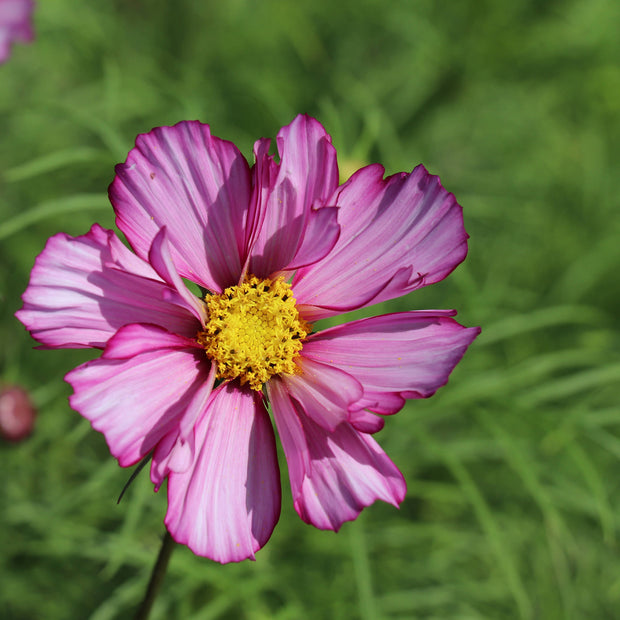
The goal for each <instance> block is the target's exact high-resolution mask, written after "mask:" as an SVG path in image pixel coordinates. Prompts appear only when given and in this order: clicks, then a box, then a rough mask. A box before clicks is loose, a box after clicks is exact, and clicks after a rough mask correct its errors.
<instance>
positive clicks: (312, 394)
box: [268, 353, 364, 430]
mask: <svg viewBox="0 0 620 620" xmlns="http://www.w3.org/2000/svg"><path fill="white" fill-rule="evenodd" d="M297 364H298V366H299V368H300V369H301V373H300V374H295V375H285V374H283V375H281V377H280V378H276V379H273V381H281V382H282V383H283V384H284V386H285V388H286V390H287V391H288V393H289V394H290V396H292V397H293V398H294V399H295V400H297V401H298V402H299V403H300V405H301V407H302V408H303V410H304V411H305V412H306V414H307V415H308V416H310V417H311V418H312V419H313V420H314V422H316V423H317V424H319V425H320V426H322V427H323V428H325V429H326V430H334V429H335V428H336V426H338V424H340V423H341V422H345V421H347V420H348V419H349V411H354V410H356V409H360V407H357V406H356V403H357V402H358V401H359V400H360V399H361V398H362V397H363V396H364V389H363V388H362V386H361V384H360V382H359V381H358V380H357V379H355V378H354V377H352V376H351V375H349V374H347V373H346V372H344V371H343V370H341V369H339V368H336V367H334V366H333V365H328V364H323V363H320V362H319V363H317V362H316V361H314V360H312V359H306V358H304V356H303V353H302V355H301V356H300V357H299V358H298V359H297ZM268 389H269V388H268Z"/></svg>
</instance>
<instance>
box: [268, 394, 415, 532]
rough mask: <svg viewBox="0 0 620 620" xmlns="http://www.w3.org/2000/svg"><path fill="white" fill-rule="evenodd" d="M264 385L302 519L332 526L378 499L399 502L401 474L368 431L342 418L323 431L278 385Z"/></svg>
mask: <svg viewBox="0 0 620 620" xmlns="http://www.w3.org/2000/svg"><path fill="white" fill-rule="evenodd" d="M269 386H270V388H271V389H270V397H271V399H272V404H273V414H274V418H275V421H276V426H277V428H278V433H279V435H280V439H281V441H282V447H283V448H284V453H285V455H286V461H287V464H288V469H289V477H290V482H291V491H292V494H293V501H294V506H295V510H296V511H297V513H298V514H299V516H300V517H301V518H302V520H303V521H305V522H306V523H310V524H312V525H314V526H316V527H318V528H320V529H326V530H336V531H337V530H338V529H339V528H340V526H341V525H342V524H343V523H344V522H345V521H351V520H353V519H355V518H356V517H357V516H358V514H359V513H360V512H361V511H362V509H363V508H364V507H366V506H369V505H370V504H372V503H374V502H375V501H376V500H378V499H380V500H383V501H385V502H389V503H391V504H394V505H395V506H398V505H399V504H400V502H402V500H403V499H404V497H405V493H406V485H405V481H404V479H403V476H402V474H401V473H400V471H398V468H397V467H396V466H395V465H394V463H392V461H391V460H390V459H389V458H388V457H387V456H386V454H385V453H384V452H383V451H382V450H381V448H380V447H379V445H378V444H377V442H376V441H375V440H374V439H373V438H372V437H371V436H370V435H368V434H365V433H359V432H358V431H357V430H355V428H353V426H352V425H351V424H349V423H347V422H343V423H342V424H340V425H338V427H336V429H335V431H333V432H329V431H326V430H325V429H324V428H322V427H321V426H319V425H318V424H316V423H315V422H313V421H312V419H311V418H309V417H308V416H307V415H306V414H305V413H304V411H303V410H302V409H301V407H300V406H299V405H298V404H297V403H296V402H295V401H293V400H292V399H291V398H290V396H289V395H288V393H287V392H286V390H285V389H284V386H283V385H282V384H278V383H274V385H273V386H272V385H271V383H270V384H269Z"/></svg>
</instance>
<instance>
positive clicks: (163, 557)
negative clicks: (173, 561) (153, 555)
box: [135, 532, 176, 620]
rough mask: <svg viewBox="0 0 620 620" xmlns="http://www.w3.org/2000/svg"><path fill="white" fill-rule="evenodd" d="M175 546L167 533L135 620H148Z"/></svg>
mask: <svg viewBox="0 0 620 620" xmlns="http://www.w3.org/2000/svg"><path fill="white" fill-rule="evenodd" d="M175 545H176V543H175V541H174V540H173V538H172V536H170V534H169V533H168V532H166V533H165V534H164V537H163V538H162V541H161V548H160V550H159V555H158V556H157V562H155V566H153V572H152V573H151V579H150V580H149V585H148V588H147V589H146V594H145V595H144V598H143V599H142V603H141V604H140V609H138V613H137V614H136V616H135V620H147V618H148V617H149V614H150V613H151V607H153V603H154V602H155V599H156V598H157V594H158V593H159V589H160V588H161V584H162V583H163V581H164V576H165V575H166V568H168V561H169V560H170V556H171V555H172V550H173V549H174V547H175Z"/></svg>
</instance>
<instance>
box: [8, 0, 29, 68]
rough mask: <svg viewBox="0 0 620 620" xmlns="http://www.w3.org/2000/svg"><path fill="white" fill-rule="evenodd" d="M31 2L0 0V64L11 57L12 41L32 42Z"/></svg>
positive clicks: (24, 0)
mask: <svg viewBox="0 0 620 620" xmlns="http://www.w3.org/2000/svg"><path fill="white" fill-rule="evenodd" d="M33 10H34V2H33V0H0V64H2V63H3V62H6V61H7V60H8V59H9V56H10V55H11V44H12V43H13V42H14V41H23V42H24V43H27V42H28V41H32V39H33V36H34V35H33V32H32V11H33Z"/></svg>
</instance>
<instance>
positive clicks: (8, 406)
mask: <svg viewBox="0 0 620 620" xmlns="http://www.w3.org/2000/svg"><path fill="white" fill-rule="evenodd" d="M35 418H36V411H35V408H34V405H33V404H32V401H31V400H30V397H29V396H28V392H26V390H24V389H23V388H21V387H18V386H16V385H4V386H2V387H1V388H0V436H1V437H2V438H4V439H6V440H8V441H14V442H18V441H21V440H22V439H25V438H26V437H28V435H30V433H32V429H33V428H34V421H35Z"/></svg>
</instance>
